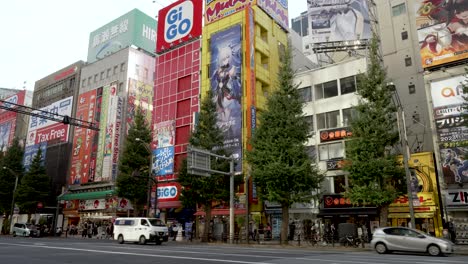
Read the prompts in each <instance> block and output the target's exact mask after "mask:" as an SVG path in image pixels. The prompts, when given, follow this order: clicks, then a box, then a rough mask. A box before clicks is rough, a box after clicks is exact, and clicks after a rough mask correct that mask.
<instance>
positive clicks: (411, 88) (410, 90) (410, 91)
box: [408, 84, 416, 94]
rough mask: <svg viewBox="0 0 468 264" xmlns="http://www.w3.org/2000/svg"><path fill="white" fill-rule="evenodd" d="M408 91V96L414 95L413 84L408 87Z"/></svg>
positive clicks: (414, 88)
mask: <svg viewBox="0 0 468 264" xmlns="http://www.w3.org/2000/svg"><path fill="white" fill-rule="evenodd" d="M408 91H409V93H410V94H414V93H416V86H415V85H414V84H410V85H408Z"/></svg>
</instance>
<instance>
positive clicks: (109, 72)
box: [106, 68, 111, 78]
mask: <svg viewBox="0 0 468 264" xmlns="http://www.w3.org/2000/svg"><path fill="white" fill-rule="evenodd" d="M110 76H111V68H109V69H107V75H106V78H109V77H110Z"/></svg>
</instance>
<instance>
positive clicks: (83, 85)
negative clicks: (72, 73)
mask: <svg viewBox="0 0 468 264" xmlns="http://www.w3.org/2000/svg"><path fill="white" fill-rule="evenodd" d="M85 85H86V78H85V79H83V80H82V81H81V87H85Z"/></svg>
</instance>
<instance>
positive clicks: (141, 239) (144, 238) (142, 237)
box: [138, 235, 146, 245]
mask: <svg viewBox="0 0 468 264" xmlns="http://www.w3.org/2000/svg"><path fill="white" fill-rule="evenodd" d="M138 242H139V243H140V245H145V244H146V237H145V236H143V235H141V236H140V239H139V241H138Z"/></svg>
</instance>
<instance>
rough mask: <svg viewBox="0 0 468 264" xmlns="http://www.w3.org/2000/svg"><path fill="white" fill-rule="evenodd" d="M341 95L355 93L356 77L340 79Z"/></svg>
mask: <svg viewBox="0 0 468 264" xmlns="http://www.w3.org/2000/svg"><path fill="white" fill-rule="evenodd" d="M340 89H341V94H347V93H354V92H355V91H356V76H349V77H346V78H341V79H340Z"/></svg>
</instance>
